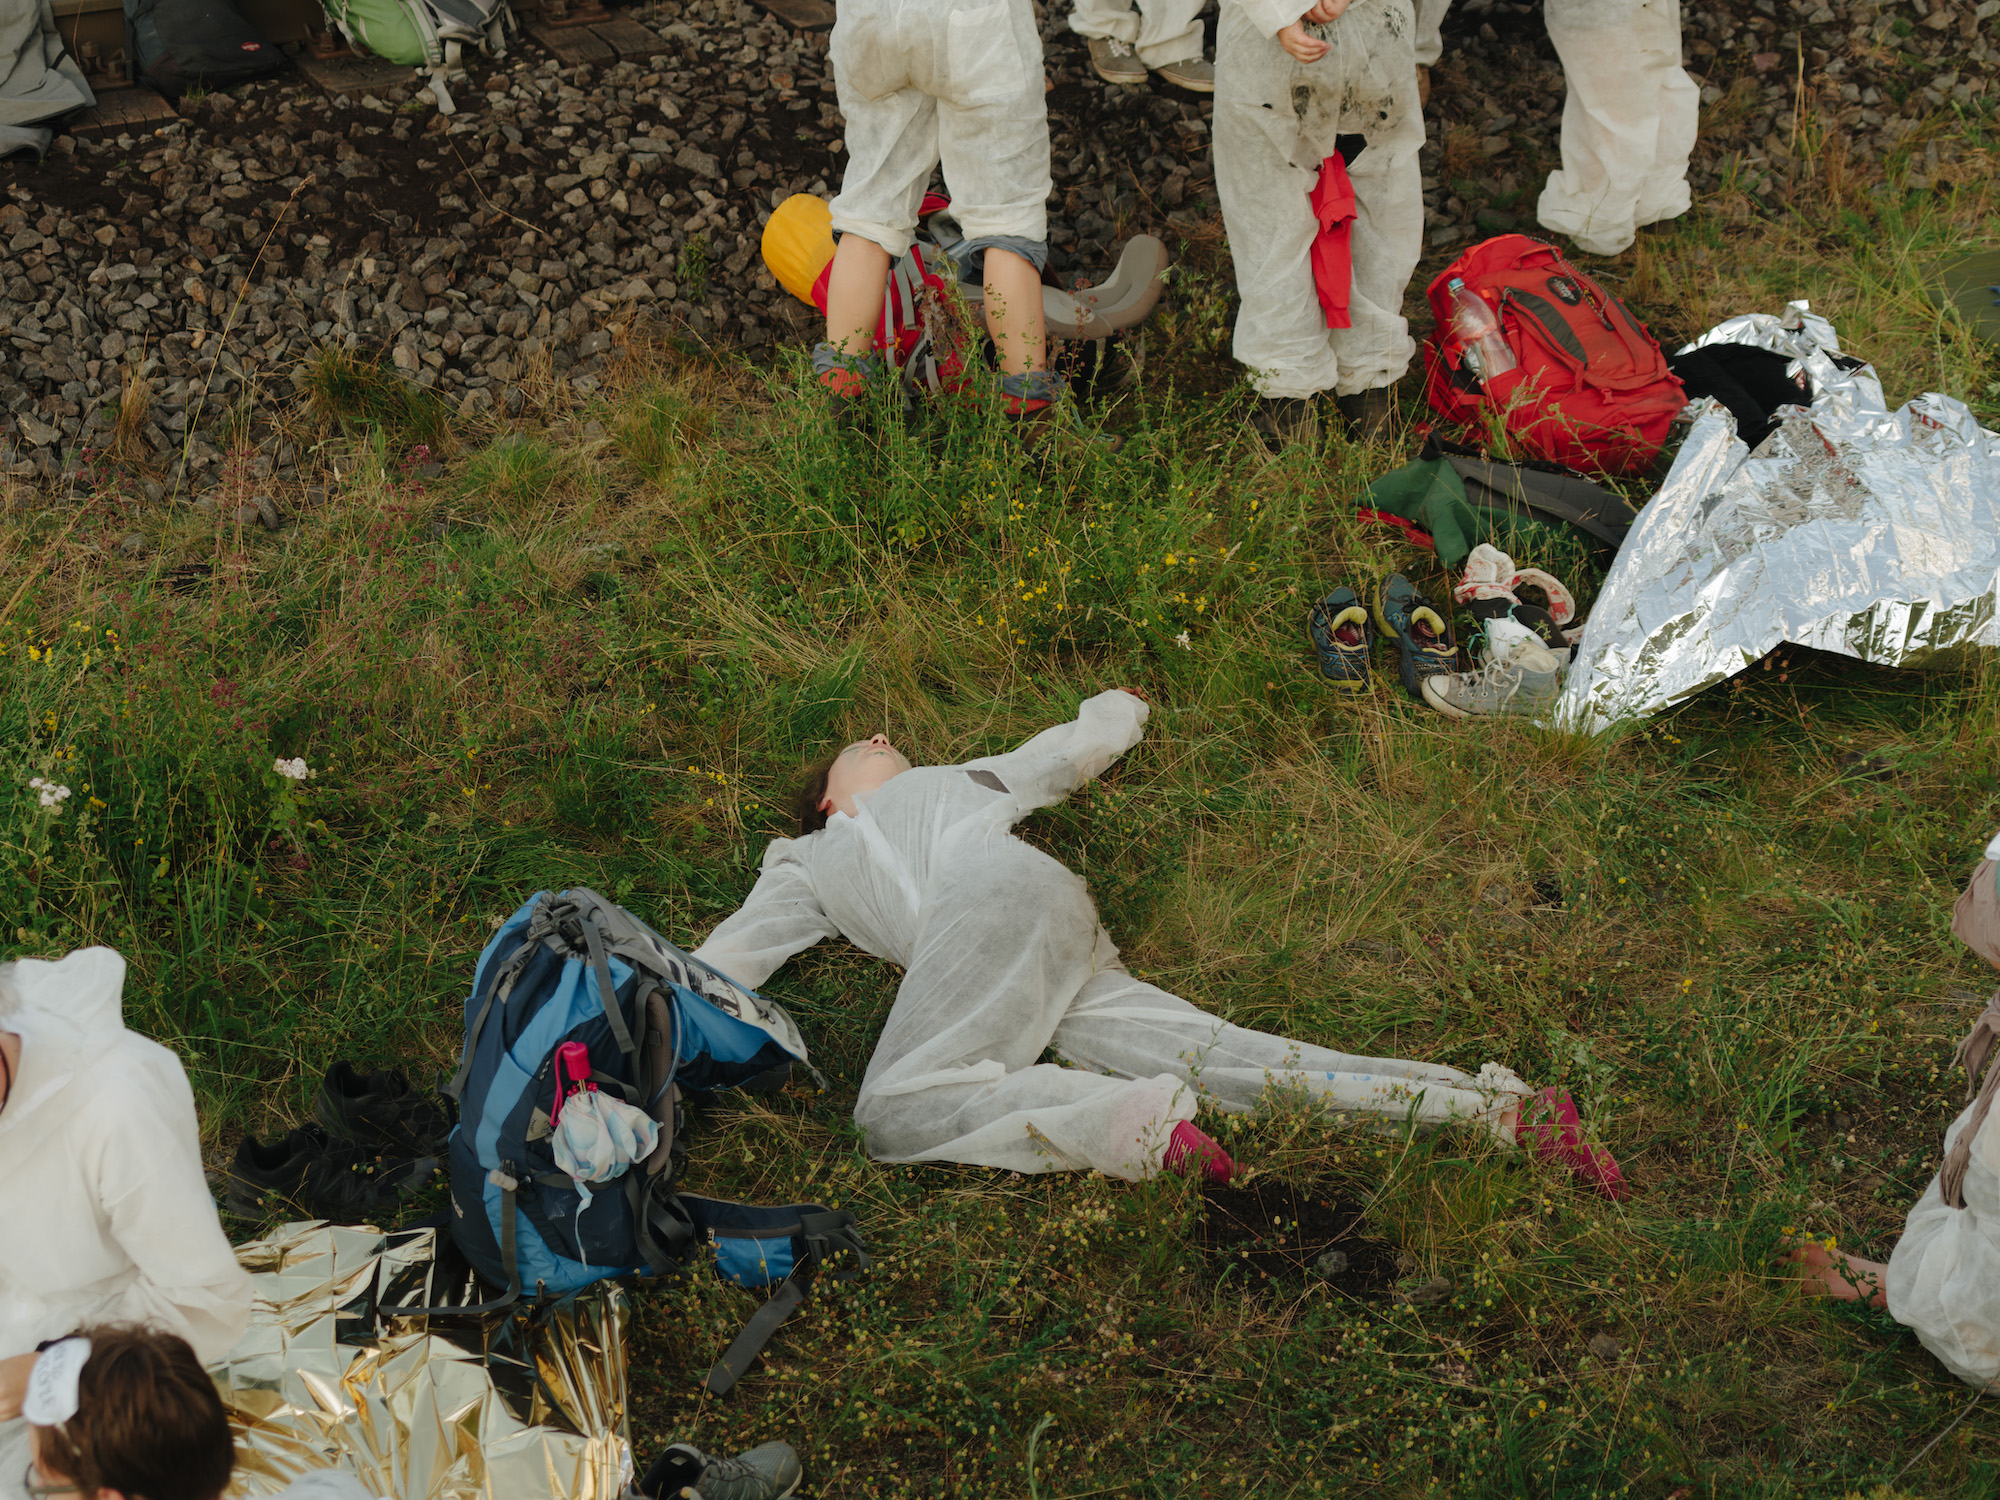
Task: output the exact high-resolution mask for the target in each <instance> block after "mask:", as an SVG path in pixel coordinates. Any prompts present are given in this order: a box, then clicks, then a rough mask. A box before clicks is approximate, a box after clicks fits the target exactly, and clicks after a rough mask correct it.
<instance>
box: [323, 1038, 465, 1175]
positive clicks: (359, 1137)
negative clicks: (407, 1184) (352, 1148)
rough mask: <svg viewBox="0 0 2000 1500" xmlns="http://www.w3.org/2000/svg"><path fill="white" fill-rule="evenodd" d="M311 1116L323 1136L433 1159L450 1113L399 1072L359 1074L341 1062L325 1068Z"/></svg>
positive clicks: (447, 1131)
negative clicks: (413, 1085)
mask: <svg viewBox="0 0 2000 1500" xmlns="http://www.w3.org/2000/svg"><path fill="white" fill-rule="evenodd" d="M313 1118H314V1119H315V1120H317V1121H318V1122H319V1123H320V1124H321V1125H323V1126H325V1127H326V1130H327V1133H328V1134H329V1135H333V1136H336V1137H338V1138H339V1139H341V1140H345V1141H353V1142H354V1143H355V1144H356V1145H359V1146H365V1147H367V1148H368V1149H369V1150H371V1151H379V1152H381V1153H383V1154H384V1155H387V1156H401V1157H415V1156H433V1155H436V1154H437V1152H439V1151H441V1150H442V1149H443V1148H444V1142H445V1137H446V1136H448V1135H450V1134H451V1126H452V1111H451V1110H450V1108H449V1107H448V1106H447V1105H446V1104H445V1102H444V1101H443V1100H442V1099H439V1098H437V1097H435V1096H433V1095H430V1094H420V1093H418V1092H417V1091H416V1090H415V1089H413V1088H411V1087H410V1080H409V1079H408V1078H406V1077H405V1076H404V1075H403V1072H402V1070H401V1069H400V1068H386V1069H384V1070H382V1071H381V1072H379V1073H362V1072H359V1071H357V1070H356V1068H355V1066H354V1064H352V1063H350V1062H348V1061H347V1060H346V1059H344V1058H343V1059H342V1060H341V1061H339V1062H337V1063H335V1064H334V1065H333V1066H332V1067H330V1068H328V1069H327V1070H326V1081H325V1082H324V1083H322V1084H321V1085H320V1086H319V1097H318V1098H316V1099H314V1100H313Z"/></svg>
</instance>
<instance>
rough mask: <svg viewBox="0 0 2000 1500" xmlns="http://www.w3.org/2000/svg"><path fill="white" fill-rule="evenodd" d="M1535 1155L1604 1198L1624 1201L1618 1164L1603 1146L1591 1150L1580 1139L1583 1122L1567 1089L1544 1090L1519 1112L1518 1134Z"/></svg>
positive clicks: (1623, 1184)
mask: <svg viewBox="0 0 2000 1500" xmlns="http://www.w3.org/2000/svg"><path fill="white" fill-rule="evenodd" d="M1517 1134H1518V1135H1519V1136H1520V1139H1521V1140H1522V1142H1523V1143H1524V1144H1526V1145H1527V1146H1529V1147H1530V1148H1532V1149H1533V1151H1534V1153H1535V1155H1537V1156H1539V1157H1541V1158H1542V1159H1543V1160H1545V1161H1552V1162H1555V1163H1557V1164H1558V1165H1560V1166H1564V1167H1567V1168H1569V1170H1570V1171H1572V1172H1574V1173H1575V1174H1576V1175H1577V1176H1578V1177H1581V1178H1582V1179H1583V1180H1584V1181H1585V1182H1587V1183H1589V1184H1590V1185H1591V1186H1592V1187H1594V1188H1596V1189H1597V1190H1598V1191H1599V1192H1600V1193H1602V1194H1604V1196H1605V1197H1607V1198H1610V1199H1613V1200H1614V1201H1615V1200H1617V1199H1621V1198H1624V1197H1625V1196H1626V1195H1627V1194H1629V1193H1630V1192H1631V1189H1630V1188H1628V1187H1627V1186H1626V1185H1625V1174H1624V1173H1623V1172H1621V1171H1619V1170H1618V1162H1617V1161H1616V1159H1615V1158H1613V1156H1612V1155H1611V1153H1610V1152H1609V1151H1607V1150H1605V1149H1604V1148H1603V1147H1602V1146H1599V1147H1597V1148H1596V1149H1595V1150H1593V1149H1592V1148H1591V1147H1590V1145H1589V1143H1588V1142H1586V1141H1585V1140H1584V1138H1583V1119H1582V1117H1581V1116H1580V1115H1578V1114H1577V1111H1576V1101H1575V1100H1574V1099H1572V1098H1570V1096H1569V1090H1568V1089H1559V1088H1546V1089H1543V1090H1542V1091H1541V1093H1539V1094H1537V1095H1536V1096H1535V1098H1534V1100H1533V1101H1531V1102H1530V1103H1529V1104H1528V1105H1527V1107H1526V1108H1525V1109H1523V1110H1522V1112H1521V1128H1520V1130H1519V1131H1518V1132H1517Z"/></svg>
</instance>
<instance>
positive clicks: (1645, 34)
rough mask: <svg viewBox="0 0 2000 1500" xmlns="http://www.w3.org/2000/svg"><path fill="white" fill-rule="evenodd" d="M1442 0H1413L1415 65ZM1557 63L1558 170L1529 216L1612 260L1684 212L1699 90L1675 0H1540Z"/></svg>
mask: <svg viewBox="0 0 2000 1500" xmlns="http://www.w3.org/2000/svg"><path fill="white" fill-rule="evenodd" d="M1450 9H1451V0H1417V38H1416V49H1415V51H1416V60H1417V62H1418V63H1420V64H1421V65H1422V66H1424V67H1426V68H1428V67H1429V66H1431V65H1432V64H1433V63H1435V62H1436V61H1437V60H1438V58H1439V57H1440V56H1441V55H1443V52H1444V37H1443V33H1442V27H1443V25H1444V17H1445V12H1446V11H1448V10H1450ZM1542 14H1543V19H1544V21H1545V22H1546V24H1547V26H1548V31H1549V40H1550V41H1551V42H1553V43H1554V44H1555V49H1556V56H1557V57H1559V58H1561V59H1562V65H1563V76H1564V78H1565V80H1566V82H1567V85H1568V91H1569V93H1568V99H1567V101H1566V102H1565V103H1564V105H1563V122H1562V157H1563V164H1562V166H1561V168H1560V169H1559V170H1557V171H1554V172H1551V173H1550V174H1549V180H1548V184H1547V186H1546V187H1544V188H1543V189H1542V197H1541V201H1540V203H1539V204H1537V205H1536V214H1537V217H1539V218H1540V219H1541V221H1542V225H1543V227H1544V228H1548V229H1553V230H1556V231H1557V232H1558V233H1561V234H1566V235H1568V236H1569V237H1570V238H1571V239H1573V240H1575V241H1576V243H1577V244H1578V246H1580V247H1581V248H1582V249H1584V250H1587V251H1589V252H1590V253H1591V254H1593V255H1616V254H1617V253H1618V252H1619V251H1621V250H1623V249H1624V248H1625V247H1626V246H1627V245H1629V244H1631V243H1632V241H1633V240H1634V239H1635V238H1636V237H1637V236H1638V231H1639V227H1640V226H1641V225H1643V224H1656V223H1658V222H1659V221H1660V220H1662V219H1674V218H1678V217H1680V215H1682V214H1684V213H1686V212H1687V211H1688V205H1689V203H1690V201H1691V200H1690V199H1689V196H1688V182H1687V166H1688V157H1689V155H1690V154H1691V153H1692V152H1693V151H1694V140H1695V131H1696V128H1697V126H1698V124H1699V118H1698V117H1699V115H1700V111H1701V90H1700V88H1699V87H1698V86H1697V85H1696V84H1695V81H1694V80H1693V79H1692V78H1690V77H1688V75H1687V72H1686V70H1685V69H1684V68H1682V67H1681V10H1680V3H1679V0H1545V3H1544V5H1543V10H1542Z"/></svg>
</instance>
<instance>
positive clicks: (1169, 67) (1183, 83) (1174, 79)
mask: <svg viewBox="0 0 2000 1500" xmlns="http://www.w3.org/2000/svg"><path fill="white" fill-rule="evenodd" d="M1153 71H1154V72H1155V73H1157V74H1159V75H1160V77H1161V78H1163V79H1165V80H1166V81H1167V82H1168V83H1171V84H1172V85H1174V87H1176V88H1183V89H1186V90H1187V91H1188V92H1189V93H1191V94H1212V93H1214V92H1215V64H1214V63H1212V62H1210V61H1208V59H1206V58H1203V57H1190V58H1187V59H1185V60H1183V61H1181V62H1170V63H1161V64H1160V65H1159V66H1158V67H1157V68H1155V69H1153Z"/></svg>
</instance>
